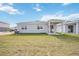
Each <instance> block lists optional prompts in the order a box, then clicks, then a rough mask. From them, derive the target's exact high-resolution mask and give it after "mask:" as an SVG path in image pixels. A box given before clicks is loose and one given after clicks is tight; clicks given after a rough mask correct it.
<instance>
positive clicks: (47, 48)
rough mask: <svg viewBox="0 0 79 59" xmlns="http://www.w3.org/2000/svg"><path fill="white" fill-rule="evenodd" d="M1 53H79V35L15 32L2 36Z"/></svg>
mask: <svg viewBox="0 0 79 59" xmlns="http://www.w3.org/2000/svg"><path fill="white" fill-rule="evenodd" d="M0 55H6V56H15V55H19V56H20V55H21V56H22V55H23V56H24V55H26V56H28V55H29V56H49V55H50V56H53V55H54V56H58V55H60V56H63V55H64V56H67V55H68V56H69V55H79V35H75V34H62V35H51V36H50V35H47V34H13V35H5V36H0Z"/></svg>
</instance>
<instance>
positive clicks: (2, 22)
mask: <svg viewBox="0 0 79 59" xmlns="http://www.w3.org/2000/svg"><path fill="white" fill-rule="evenodd" d="M0 23H3V24H8V23H5V22H2V21H0ZM8 25H9V24H8Z"/></svg>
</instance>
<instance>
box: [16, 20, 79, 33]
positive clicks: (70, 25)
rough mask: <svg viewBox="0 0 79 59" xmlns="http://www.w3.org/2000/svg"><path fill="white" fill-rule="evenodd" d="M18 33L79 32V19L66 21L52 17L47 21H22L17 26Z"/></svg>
mask: <svg viewBox="0 0 79 59" xmlns="http://www.w3.org/2000/svg"><path fill="white" fill-rule="evenodd" d="M16 29H17V31H18V33H47V34H55V33H57V32H63V33H74V34H79V20H76V21H65V20H59V19H51V20H49V21H47V22H44V21H34V22H20V23H17V27H16Z"/></svg>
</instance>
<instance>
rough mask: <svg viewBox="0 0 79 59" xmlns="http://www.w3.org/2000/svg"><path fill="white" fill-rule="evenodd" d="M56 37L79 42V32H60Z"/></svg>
mask: <svg viewBox="0 0 79 59" xmlns="http://www.w3.org/2000/svg"><path fill="white" fill-rule="evenodd" d="M54 37H56V38H58V39H60V40H62V41H65V42H79V35H77V34H60V35H54Z"/></svg>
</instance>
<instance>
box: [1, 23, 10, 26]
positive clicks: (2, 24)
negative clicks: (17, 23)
mask: <svg viewBox="0 0 79 59" xmlns="http://www.w3.org/2000/svg"><path fill="white" fill-rule="evenodd" d="M0 27H9V24H6V23H0Z"/></svg>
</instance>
